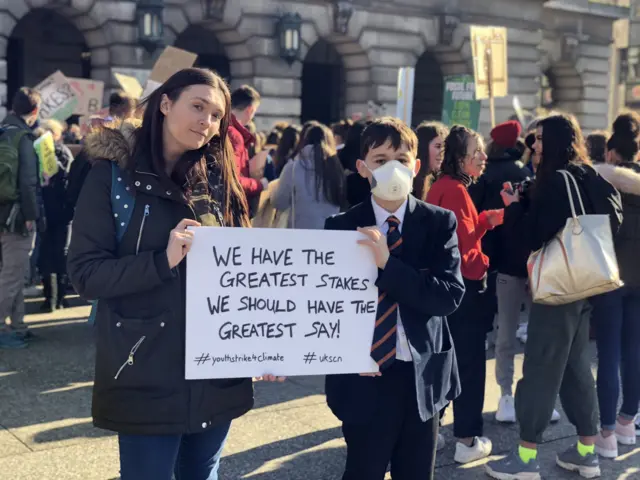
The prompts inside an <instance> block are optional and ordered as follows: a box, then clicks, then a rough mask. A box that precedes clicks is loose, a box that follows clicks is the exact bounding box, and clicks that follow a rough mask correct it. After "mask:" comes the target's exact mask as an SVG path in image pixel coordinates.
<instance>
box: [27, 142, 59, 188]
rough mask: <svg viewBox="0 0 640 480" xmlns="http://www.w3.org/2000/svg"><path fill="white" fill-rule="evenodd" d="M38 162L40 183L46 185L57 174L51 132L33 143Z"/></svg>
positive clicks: (54, 148) (56, 161)
mask: <svg viewBox="0 0 640 480" xmlns="http://www.w3.org/2000/svg"><path fill="white" fill-rule="evenodd" d="M33 148H35V150H36V154H37V155H38V160H40V183H41V184H42V185H47V184H48V183H49V179H50V178H51V177H53V176H54V175H55V174H56V173H58V168H59V167H58V160H57V159H56V147H55V143H54V141H53V135H51V132H47V133H45V134H44V135H42V136H41V137H40V138H38V139H37V140H36V141H35V142H33Z"/></svg>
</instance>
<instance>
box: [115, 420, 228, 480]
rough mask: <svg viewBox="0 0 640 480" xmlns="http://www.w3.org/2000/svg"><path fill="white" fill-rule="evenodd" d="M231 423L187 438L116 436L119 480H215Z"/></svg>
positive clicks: (185, 436)
mask: <svg viewBox="0 0 640 480" xmlns="http://www.w3.org/2000/svg"><path fill="white" fill-rule="evenodd" d="M230 426H231V423H225V424H221V425H219V426H217V427H215V428H211V429H209V430H207V431H206V432H202V433H193V434H190V435H125V434H120V435H118V442H119V445H120V477H121V480H172V478H173V477H172V476H173V475H175V480H218V467H219V466H220V456H221V455H222V449H223V447H224V443H225V440H226V439H227V434H228V433H229V427H230Z"/></svg>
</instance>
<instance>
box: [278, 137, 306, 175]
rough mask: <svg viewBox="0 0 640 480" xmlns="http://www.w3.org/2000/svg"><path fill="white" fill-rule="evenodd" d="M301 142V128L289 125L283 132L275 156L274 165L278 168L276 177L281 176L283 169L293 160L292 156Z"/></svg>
mask: <svg viewBox="0 0 640 480" xmlns="http://www.w3.org/2000/svg"><path fill="white" fill-rule="evenodd" d="M299 141H300V128H299V127H297V126H296V125H289V126H288V127H287V128H285V129H284V131H283V132H282V136H281V137H280V141H279V142H278V148H277V149H276V153H275V155H274V156H273V163H274V164H275V167H276V175H277V176H280V173H281V172H282V169H283V168H284V166H285V165H286V164H287V162H288V161H289V160H291V156H292V155H293V152H294V150H295V148H296V146H297V145H298V142H299Z"/></svg>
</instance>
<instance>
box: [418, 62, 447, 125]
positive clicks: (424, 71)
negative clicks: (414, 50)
mask: <svg viewBox="0 0 640 480" xmlns="http://www.w3.org/2000/svg"><path fill="white" fill-rule="evenodd" d="M443 95H444V78H443V75H442V69H441V67H440V62H438V59H437V58H436V56H435V55H434V54H433V53H432V52H424V53H423V54H422V55H421V56H420V58H419V59H418V63H416V68H415V83H414V90H413V113H412V122H411V123H412V124H413V126H414V127H415V126H417V125H418V124H419V123H420V122H423V121H425V120H440V119H441V118H442V101H443Z"/></svg>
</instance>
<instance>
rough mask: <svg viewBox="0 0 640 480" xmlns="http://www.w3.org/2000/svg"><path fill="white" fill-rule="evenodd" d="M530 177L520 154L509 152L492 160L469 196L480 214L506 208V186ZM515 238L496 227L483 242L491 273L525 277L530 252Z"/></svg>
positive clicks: (506, 229) (510, 232)
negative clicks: (503, 200) (508, 183)
mask: <svg viewBox="0 0 640 480" xmlns="http://www.w3.org/2000/svg"><path fill="white" fill-rule="evenodd" d="M530 177H531V172H530V171H529V169H527V168H526V167H525V166H524V164H523V163H522V162H521V161H520V160H519V152H517V151H516V150H507V151H506V152H505V154H504V155H503V156H502V157H497V158H489V160H488V161H487V168H486V170H485V171H484V173H483V174H482V176H481V177H480V178H479V179H478V181H477V182H476V183H473V184H472V185H471V186H470V187H469V195H470V196H471V199H472V200H473V203H474V204H475V206H476V209H477V210H478V212H482V211H484V210H494V209H500V208H504V203H503V202H502V197H501V196H500V192H501V191H502V186H503V184H504V183H505V182H511V183H512V184H516V183H521V182H524V181H525V180H527V179H528V178H530ZM515 238H517V234H516V235H514V232H512V231H510V230H509V229H508V228H505V227H504V226H499V227H496V228H494V229H493V230H490V231H488V232H487V233H486V235H485V236H484V238H483V239H482V251H483V252H484V253H485V254H486V255H487V256H488V257H489V269H490V270H491V271H497V272H500V273H504V274H506V275H511V276H513V277H520V278H524V277H526V276H527V258H528V256H529V250H528V248H527V247H526V246H523V245H522V244H520V243H519V242H517V241H516V240H515Z"/></svg>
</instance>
